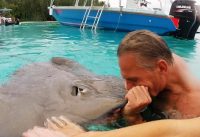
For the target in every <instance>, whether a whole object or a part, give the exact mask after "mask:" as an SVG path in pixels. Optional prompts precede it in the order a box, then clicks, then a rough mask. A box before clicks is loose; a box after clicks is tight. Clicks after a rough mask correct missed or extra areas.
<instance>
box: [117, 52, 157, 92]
mask: <svg viewBox="0 0 200 137" xmlns="http://www.w3.org/2000/svg"><path fill="white" fill-rule="evenodd" d="M119 67H120V70H121V75H122V77H123V78H124V80H125V88H126V89H127V90H130V89H131V88H133V87H135V86H145V87H148V90H149V94H150V95H151V96H156V95H157V94H158V93H159V90H160V89H159V85H160V84H159V82H160V79H159V75H158V73H157V72H156V69H147V68H144V67H142V66H140V64H139V63H138V59H136V56H134V55H133V53H126V54H123V55H121V56H120V57H119Z"/></svg>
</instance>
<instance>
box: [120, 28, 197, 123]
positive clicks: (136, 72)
mask: <svg viewBox="0 0 200 137" xmlns="http://www.w3.org/2000/svg"><path fill="white" fill-rule="evenodd" d="M117 54H118V59H119V66H120V70H121V75H122V77H123V78H124V81H125V86H126V89H127V94H126V98H127V99H128V103H127V105H126V106H125V108H124V114H125V116H126V117H127V119H128V120H129V121H130V122H131V124H137V123H142V122H145V121H151V120H154V119H162V118H163V116H161V117H160V118H154V116H155V115H157V114H162V115H164V116H165V117H166V118H173V119H174V118H175V119H184V118H193V117H197V116H200V109H199V108H200V86H199V81H198V80H197V79H195V78H194V77H193V76H192V75H191V73H190V72H189V70H188V68H187V66H186V63H185V62H184V60H183V59H181V57H179V56H177V55H175V54H172V53H171V51H170V49H169V48H168V46H167V44H166V43H165V42H164V40H162V38H161V37H160V36H158V35H156V34H154V33H152V32H150V31H146V30H141V31H135V32H130V33H129V34H128V35H127V36H126V37H125V38H124V39H123V40H122V42H121V44H120V45H119V48H118V52H117ZM149 108H150V110H148V109H149ZM146 110H147V111H150V113H147V115H148V114H149V116H144V114H143V112H145V111H146Z"/></svg>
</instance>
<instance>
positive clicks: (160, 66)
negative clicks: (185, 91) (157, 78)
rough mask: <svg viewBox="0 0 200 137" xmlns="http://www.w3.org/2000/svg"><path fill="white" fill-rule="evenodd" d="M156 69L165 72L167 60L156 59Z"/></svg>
mask: <svg viewBox="0 0 200 137" xmlns="http://www.w3.org/2000/svg"><path fill="white" fill-rule="evenodd" d="M157 69H158V71H160V72H161V73H163V72H164V73H165V72H167V70H168V64H167V62H166V61H165V60H163V59H161V60H158V62H157Z"/></svg>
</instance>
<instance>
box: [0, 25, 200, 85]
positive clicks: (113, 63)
mask: <svg viewBox="0 0 200 137" xmlns="http://www.w3.org/2000/svg"><path fill="white" fill-rule="evenodd" d="M125 34H126V33H125V32H117V33H116V32H113V31H104V30H98V31H97V32H96V33H94V32H92V31H90V30H85V31H80V30H79V29H78V28H75V27H67V26H62V25H60V24H57V23H46V22H43V23H23V24H22V25H19V26H7V27H5V26H0V83H1V84H2V83H5V82H6V81H7V80H9V78H10V76H11V75H12V74H13V73H14V71H16V70H17V69H19V68H20V67H22V66H23V65H25V64H29V63H32V62H41V61H48V60H49V59H50V58H51V57H54V56H62V57H67V58H71V59H74V60H76V61H78V62H79V63H81V64H83V65H84V66H85V67H87V68H88V69H90V70H91V71H93V72H95V73H97V74H105V75H107V74H109V75H115V76H120V72H119V68H118V64H117V57H116V49H117V46H118V43H119V42H120V41H121V39H122V38H123V37H124V35H125ZM163 38H164V39H165V40H166V41H167V43H168V44H169V46H170V48H171V49H172V51H174V52H175V53H177V54H178V55H180V56H182V57H183V58H184V59H185V60H186V61H187V62H188V64H189V65H190V68H191V71H192V73H194V74H195V75H196V76H197V77H198V78H200V72H199V71H198V70H199V68H200V34H198V35H196V38H195V39H194V40H179V39H175V38H173V37H168V36H165V37H163Z"/></svg>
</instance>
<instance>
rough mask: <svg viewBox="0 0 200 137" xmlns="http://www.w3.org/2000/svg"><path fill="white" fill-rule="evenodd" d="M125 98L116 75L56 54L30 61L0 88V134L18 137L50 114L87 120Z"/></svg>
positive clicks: (109, 109) (75, 119) (121, 84)
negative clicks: (100, 72)
mask: <svg viewBox="0 0 200 137" xmlns="http://www.w3.org/2000/svg"><path fill="white" fill-rule="evenodd" d="M124 101H125V100H124V88H123V82H122V80H121V79H119V78H116V77H112V76H98V75H95V74H93V73H91V72H90V71H88V70H87V69H85V68H84V67H83V66H81V65H80V64H78V63H76V62H74V61H72V60H68V59H64V58H59V57H57V58H52V60H51V62H47V63H33V64H30V65H27V66H25V67H23V68H21V69H20V70H18V71H16V73H15V74H13V76H12V78H11V80H10V81H9V82H7V83H6V84H4V85H2V86H1V87H0V137H21V135H22V132H24V131H26V130H27V129H30V128H32V127H33V126H35V125H38V126H43V123H44V121H45V120H46V118H48V117H51V116H60V115H64V116H66V117H67V118H69V119H71V120H72V121H73V122H76V123H79V124H81V123H87V122H89V121H91V120H93V119H97V118H99V117H100V116H102V115H104V114H106V113H107V112H110V111H112V109H113V108H115V107H116V106H118V105H121V104H123V103H124Z"/></svg>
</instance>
